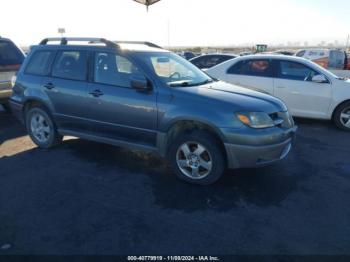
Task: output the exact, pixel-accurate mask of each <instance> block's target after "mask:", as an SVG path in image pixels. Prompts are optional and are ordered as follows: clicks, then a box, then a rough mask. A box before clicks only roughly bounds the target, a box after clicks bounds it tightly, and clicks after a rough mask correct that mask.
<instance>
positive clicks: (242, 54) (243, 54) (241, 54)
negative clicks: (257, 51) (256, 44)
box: [239, 51, 254, 56]
mask: <svg viewBox="0 0 350 262" xmlns="http://www.w3.org/2000/svg"><path fill="white" fill-rule="evenodd" d="M246 55H254V53H253V52H248V51H245V52H241V53H239V56H246Z"/></svg>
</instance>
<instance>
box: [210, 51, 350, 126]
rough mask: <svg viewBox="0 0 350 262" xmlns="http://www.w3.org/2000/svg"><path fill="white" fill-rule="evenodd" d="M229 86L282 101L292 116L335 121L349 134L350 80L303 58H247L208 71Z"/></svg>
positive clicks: (265, 56)
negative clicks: (258, 92) (261, 93)
mask: <svg viewBox="0 0 350 262" xmlns="http://www.w3.org/2000/svg"><path fill="white" fill-rule="evenodd" d="M207 73H208V74H209V75H211V76H212V77H215V78H218V79H221V80H223V81H226V82H228V83H232V84H236V85H240V86H243V87H246V88H250V89H253V90H260V91H262V92H265V93H268V94H271V95H274V96H276V97H278V98H280V99H282V100H283V101H284V102H285V103H286V105H287V106H288V108H289V110H290V112H291V113H292V115H293V116H297V117H306V118H317V119H329V120H330V119H333V121H334V122H335V124H336V125H337V126H338V127H339V128H341V129H343V130H347V131H350V81H349V80H345V79H343V78H339V77H337V76H336V75H334V74H333V73H331V72H330V71H328V70H326V69H324V68H323V67H321V66H319V65H317V64H316V63H313V62H312V61H309V60H306V59H304V58H300V57H294V56H278V55H255V56H245V57H240V58H236V59H234V60H230V61H228V62H225V63H223V64H221V65H218V66H216V67H213V68H211V69H209V70H208V71H207Z"/></svg>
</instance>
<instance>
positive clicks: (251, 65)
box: [223, 59, 274, 94]
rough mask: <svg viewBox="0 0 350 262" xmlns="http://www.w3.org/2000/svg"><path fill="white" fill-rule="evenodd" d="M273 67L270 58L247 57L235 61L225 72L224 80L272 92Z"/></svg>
mask: <svg viewBox="0 0 350 262" xmlns="http://www.w3.org/2000/svg"><path fill="white" fill-rule="evenodd" d="M273 74H274V67H273V63H272V61H271V59H247V60H241V61H238V62H236V63H235V64H234V65H233V66H232V67H230V68H229V69H228V70H227V72H226V74H225V79H223V80H225V81H227V82H229V83H232V84H235V85H239V86H242V87H246V88H249V89H253V90H259V91H264V92H266V93H269V94H273V81H274V80H273Z"/></svg>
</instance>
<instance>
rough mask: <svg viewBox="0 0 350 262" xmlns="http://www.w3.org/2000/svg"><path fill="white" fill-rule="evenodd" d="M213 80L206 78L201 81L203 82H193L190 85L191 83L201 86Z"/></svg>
mask: <svg viewBox="0 0 350 262" xmlns="http://www.w3.org/2000/svg"><path fill="white" fill-rule="evenodd" d="M213 82H214V80H213V79H207V80H205V81H203V82H199V83H194V84H192V85H193V86H201V85H205V84H209V83H213Z"/></svg>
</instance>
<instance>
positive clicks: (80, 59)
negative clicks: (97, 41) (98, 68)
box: [52, 51, 87, 81]
mask: <svg viewBox="0 0 350 262" xmlns="http://www.w3.org/2000/svg"><path fill="white" fill-rule="evenodd" d="M86 75H87V52H85V51H60V52H58V54H57V56H56V59H55V62H54V64H53V68H52V76H53V77H59V78H64V79H71V80H81V81H83V80H86Z"/></svg>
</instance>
